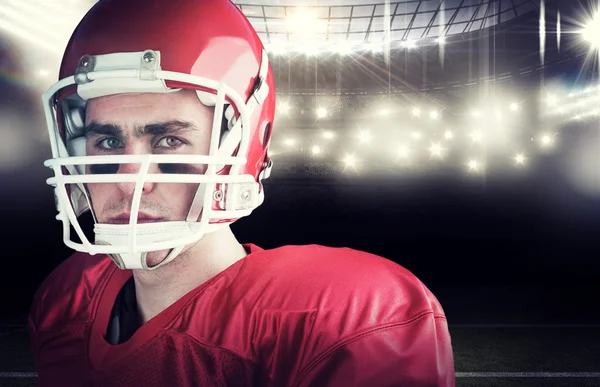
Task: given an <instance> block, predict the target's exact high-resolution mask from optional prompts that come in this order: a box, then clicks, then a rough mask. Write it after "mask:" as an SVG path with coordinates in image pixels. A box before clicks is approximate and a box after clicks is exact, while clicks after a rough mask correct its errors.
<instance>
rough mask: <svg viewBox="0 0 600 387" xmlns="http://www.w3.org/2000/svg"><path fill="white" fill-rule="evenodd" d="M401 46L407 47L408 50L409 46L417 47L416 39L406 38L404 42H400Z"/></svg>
mask: <svg viewBox="0 0 600 387" xmlns="http://www.w3.org/2000/svg"><path fill="white" fill-rule="evenodd" d="M402 47H405V48H408V49H409V50H410V49H411V48H415V47H417V41H416V40H407V41H405V42H402Z"/></svg>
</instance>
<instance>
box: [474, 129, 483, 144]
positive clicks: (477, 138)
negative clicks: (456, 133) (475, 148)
mask: <svg viewBox="0 0 600 387" xmlns="http://www.w3.org/2000/svg"><path fill="white" fill-rule="evenodd" d="M482 139H483V134H482V133H481V131H480V130H474V131H473V132H472V133H471V140H473V142H476V143H480V142H481V140H482Z"/></svg>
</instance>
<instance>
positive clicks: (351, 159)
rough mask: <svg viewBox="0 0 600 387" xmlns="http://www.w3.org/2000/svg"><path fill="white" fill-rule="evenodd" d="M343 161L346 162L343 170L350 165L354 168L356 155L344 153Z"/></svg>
mask: <svg viewBox="0 0 600 387" xmlns="http://www.w3.org/2000/svg"><path fill="white" fill-rule="evenodd" d="M343 161H344V164H346V165H345V167H344V170H345V169H346V168H348V167H352V168H355V169H356V163H357V160H356V157H354V155H346V157H344V160H343Z"/></svg>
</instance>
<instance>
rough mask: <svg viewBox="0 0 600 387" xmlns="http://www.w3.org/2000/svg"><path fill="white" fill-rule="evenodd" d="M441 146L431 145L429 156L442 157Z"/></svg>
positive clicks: (437, 144)
mask: <svg viewBox="0 0 600 387" xmlns="http://www.w3.org/2000/svg"><path fill="white" fill-rule="evenodd" d="M442 150H443V148H442V146H441V145H440V144H439V143H433V144H431V146H430V147H429V152H431V156H432V157H433V156H435V157H442Z"/></svg>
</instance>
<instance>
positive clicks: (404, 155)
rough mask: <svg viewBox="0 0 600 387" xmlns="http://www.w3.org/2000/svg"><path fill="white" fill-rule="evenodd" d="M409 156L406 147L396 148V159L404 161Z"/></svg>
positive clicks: (408, 150)
mask: <svg viewBox="0 0 600 387" xmlns="http://www.w3.org/2000/svg"><path fill="white" fill-rule="evenodd" d="M409 155H410V149H409V148H408V147H407V146H406V145H400V146H399V147H398V157H399V158H403V159H406V158H408V156H409Z"/></svg>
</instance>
